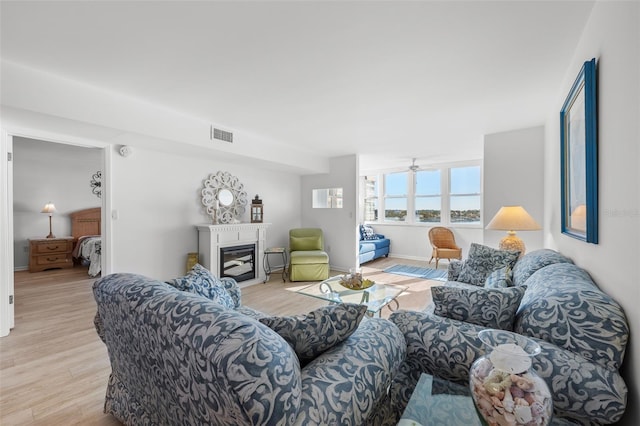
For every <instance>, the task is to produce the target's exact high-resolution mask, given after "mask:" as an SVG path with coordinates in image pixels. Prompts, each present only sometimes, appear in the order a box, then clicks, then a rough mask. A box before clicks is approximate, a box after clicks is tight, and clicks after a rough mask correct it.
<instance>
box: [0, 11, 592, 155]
mask: <svg viewBox="0 0 640 426" xmlns="http://www.w3.org/2000/svg"><path fill="white" fill-rule="evenodd" d="M592 6H593V2H592V1H589V2H583V1H532V2H527V1H495V2H489V1H406V2H399V1H393V2H392V1H351V2H338V1H281V2H275V1H257V2H249V1H240V2H221V1H196V2H184V1H181V2H180V1H173V2H170V1H130V2H97V1H79V2H78V1H72V2H56V1H46V2H32V1H22V2H15V3H14V2H7V1H3V2H2V3H1V6H0V7H1V10H0V12H1V24H2V29H1V36H2V39H1V51H0V52H1V55H2V59H3V60H6V61H10V62H13V63H16V64H21V65H24V66H27V67H30V68H34V69H38V70H44V71H47V72H49V73H53V74H55V75H58V76H62V77H65V78H69V79H73V80H77V81H80V82H84V83H88V84H91V85H94V86H98V87H102V88H104V89H106V90H109V91H113V92H119V93H124V94H128V95H130V96H134V97H137V98H140V99H142V100H146V101H150V102H153V103H157V104H160V105H165V106H168V107H170V108H172V109H173V110H176V111H179V112H180V113H183V114H186V115H188V116H192V117H196V118H198V119H204V120H210V121H211V122H212V123H216V124H217V125H218V126H220V127H222V128H224V129H230V130H235V129H242V130H244V131H247V132H251V133H254V134H261V135H265V137H266V138H268V139H271V140H274V141H277V142H278V143H282V144H285V145H292V146H296V147H298V148H300V147H302V148H305V149H308V150H309V151H310V152H312V153H314V154H315V155H318V156H319V157H332V156H340V155H347V154H352V153H358V154H362V155H363V157H362V158H363V163H364V165H365V166H370V167H377V166H379V165H381V164H383V163H381V160H384V161H385V162H386V163H385V164H386V166H394V165H396V164H398V165H399V164H406V165H407V166H408V165H409V163H410V161H411V158H412V157H417V158H418V163H422V164H429V163H437V162H443V161H451V160H457V159H472V158H481V157H482V140H483V135H485V134H489V133H495V132H501V131H508V130H513V129H518V128H525V127H530V126H536V125H541V124H543V123H544V120H545V118H546V116H547V115H548V114H549V112H550V110H551V111H552V110H553V106H554V103H556V102H558V99H557V96H558V92H559V91H560V87H559V86H560V84H561V82H562V80H563V78H564V77H565V75H564V74H565V71H566V70H567V67H568V65H569V63H570V62H571V59H572V55H573V51H574V50H575V47H576V44H577V41H578V39H579V37H580V34H581V32H582V29H583V28H584V25H585V23H586V20H587V19H588V16H589V13H590V11H591V8H592ZM559 107H560V105H558V108H557V109H558V110H559Z"/></svg>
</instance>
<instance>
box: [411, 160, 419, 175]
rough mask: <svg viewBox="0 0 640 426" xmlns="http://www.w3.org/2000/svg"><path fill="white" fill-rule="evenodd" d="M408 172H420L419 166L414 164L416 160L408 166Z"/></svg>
mask: <svg viewBox="0 0 640 426" xmlns="http://www.w3.org/2000/svg"><path fill="white" fill-rule="evenodd" d="M409 170H411V171H412V172H414V173H415V172H417V171H418V170H420V166H418V165H417V164H416V158H414V159H412V160H411V165H410V166H409Z"/></svg>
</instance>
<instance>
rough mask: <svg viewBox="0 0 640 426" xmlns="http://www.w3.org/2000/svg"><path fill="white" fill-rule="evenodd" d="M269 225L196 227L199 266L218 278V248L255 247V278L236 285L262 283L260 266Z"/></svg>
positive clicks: (245, 224)
mask: <svg viewBox="0 0 640 426" xmlns="http://www.w3.org/2000/svg"><path fill="white" fill-rule="evenodd" d="M270 225H271V224H270V223H229V224H221V225H207V224H203V225H196V228H197V229H198V253H199V258H200V264H201V265H202V266H204V267H205V268H207V269H208V270H210V271H211V272H212V273H213V274H214V275H215V276H216V277H219V276H220V248H222V247H234V246H240V245H244V244H255V245H256V258H255V267H256V278H255V279H253V280H247V281H242V282H240V283H238V284H239V285H240V287H246V286H249V285H252V284H257V283H261V282H264V280H265V279H266V275H265V272H264V266H263V264H262V262H263V259H264V249H265V244H266V239H267V228H268V227H269V226H270Z"/></svg>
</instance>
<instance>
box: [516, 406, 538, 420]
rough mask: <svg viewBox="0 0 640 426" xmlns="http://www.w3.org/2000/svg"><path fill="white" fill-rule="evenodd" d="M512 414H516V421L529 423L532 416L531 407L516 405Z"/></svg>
mask: <svg viewBox="0 0 640 426" xmlns="http://www.w3.org/2000/svg"><path fill="white" fill-rule="evenodd" d="M513 414H514V415H515V416H516V421H517V422H518V423H523V424H524V423H529V422H530V421H531V420H532V419H533V416H532V415H531V408H529V407H528V406H527V407H525V406H522V405H516V407H515V408H514V410H513Z"/></svg>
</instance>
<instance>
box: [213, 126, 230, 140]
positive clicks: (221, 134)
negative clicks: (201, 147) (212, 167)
mask: <svg viewBox="0 0 640 426" xmlns="http://www.w3.org/2000/svg"><path fill="white" fill-rule="evenodd" d="M210 138H211V139H218V140H220V141H224V142H229V143H233V133H231V132H227V131H226V130H220V129H216V128H215V127H213V126H211V136H210Z"/></svg>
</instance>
